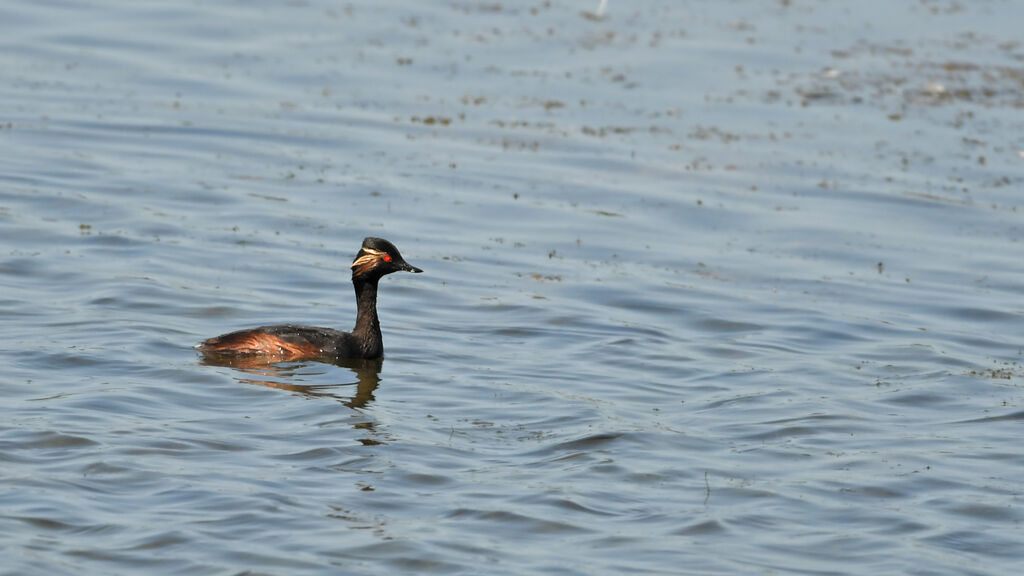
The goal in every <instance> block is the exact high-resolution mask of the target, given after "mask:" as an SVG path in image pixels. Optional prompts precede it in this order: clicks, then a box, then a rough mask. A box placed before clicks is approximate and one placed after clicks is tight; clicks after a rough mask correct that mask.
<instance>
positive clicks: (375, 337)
mask: <svg viewBox="0 0 1024 576" xmlns="http://www.w3.org/2000/svg"><path fill="white" fill-rule="evenodd" d="M378 280H379V278H372V277H371V278H353V279H352V285H353V286H355V289H356V327H355V328H353V329H352V335H353V336H355V337H356V338H357V339H358V340H359V345H360V347H361V348H362V349H363V352H371V351H374V350H378V351H379V350H381V349H382V348H383V338H381V334H380V320H378V319H377V281H378Z"/></svg>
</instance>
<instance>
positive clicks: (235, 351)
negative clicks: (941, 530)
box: [197, 238, 422, 363]
mask: <svg viewBox="0 0 1024 576" xmlns="http://www.w3.org/2000/svg"><path fill="white" fill-rule="evenodd" d="M400 271H406V272H422V270H420V269H419V268H416V267H415V266H412V265H410V264H409V263H408V262H406V261H405V259H403V258H402V255H401V254H400V253H399V252H398V248H395V245H394V244H392V243H391V242H388V241H387V240H384V239H383V238H366V239H365V240H363V246H362V248H360V249H359V252H358V253H357V254H356V258H355V260H353V261H352V285H353V286H354V287H355V289H356V308H357V311H356V326H355V328H353V329H352V331H351V332H342V331H340V330H333V329H331V328H320V327H317V326H300V325H296V324H281V325H276V326H260V327H259V328H251V329H248V330H239V331H237V332H231V333H228V334H224V335H221V336H217V337H216V338H210V339H209V340H206V341H204V342H203V343H201V344H200V345H199V346H197V348H198V349H199V351H200V352H202V353H203V355H204V356H207V357H208V358H221V359H231V358H240V357H247V358H256V357H258V358H260V359H263V360H265V361H266V362H268V363H269V362H286V361H295V360H313V359H317V360H324V359H329V360H334V359H340V358H380V357H381V356H382V355H383V354H384V342H383V339H382V338H381V334H380V321H379V320H378V319H377V282H379V281H380V279H381V278H382V277H383V276H385V275H387V274H391V273H392V272H400Z"/></svg>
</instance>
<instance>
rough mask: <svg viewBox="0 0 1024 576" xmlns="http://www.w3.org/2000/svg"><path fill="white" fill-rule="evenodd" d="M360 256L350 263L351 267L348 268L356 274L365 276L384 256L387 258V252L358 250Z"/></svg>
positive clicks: (371, 249) (367, 249)
mask: <svg viewBox="0 0 1024 576" xmlns="http://www.w3.org/2000/svg"><path fill="white" fill-rule="evenodd" d="M360 252H362V255H361V256H359V257H358V258H356V259H355V261H353V262H352V266H350V267H349V268H351V269H353V270H355V271H356V274H359V275H362V274H366V273H367V272H369V271H370V270H373V269H374V268H375V267H376V266H377V263H378V262H380V261H381V260H382V259H383V258H384V257H385V256H388V253H387V252H383V251H381V250H374V249H373V248H365V247H364V248H363V249H362V250H360Z"/></svg>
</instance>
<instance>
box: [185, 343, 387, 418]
mask: <svg viewBox="0 0 1024 576" xmlns="http://www.w3.org/2000/svg"><path fill="white" fill-rule="evenodd" d="M201 361H202V363H203V364H205V365H207V366H226V367H229V368H234V369H236V370H238V371H240V372H244V373H245V374H247V375H249V376H251V377H245V378H238V380H239V382H244V383H246V384H258V385H260V386H267V387H268V388H277V389H279V390H288V391H289V392H296V393H299V394H302V395H303V396H309V397H320V398H334V399H336V400H338V401H339V402H341V403H342V404H344V405H345V406H348V407H349V408H363V407H365V406H366V405H367V404H368V403H370V402H372V401H373V391H374V390H376V389H377V385H378V384H380V369H381V365H382V364H383V360H382V359H381V358H374V359H361V358H345V359H334V358H332V359H330V360H327V359H325V360H321V361H319V362H320V363H322V364H333V365H335V366H340V367H342V368H348V369H349V370H351V371H352V372H354V373H355V375H356V381H355V382H339V383H337V384H297V383H295V382H296V380H300V381H301V377H302V376H309V375H311V374H324V372H314V373H311V372H309V368H310V367H312V366H316V365H317V363H315V362H311V361H306V362H287V363H279V364H269V363H267V362H266V361H260V358H259V357H252V356H250V357H239V356H235V357H227V356H220V357H218V356H204V357H203V358H202V360H201ZM353 384H354V385H355V394H352V393H351V392H352V385H353Z"/></svg>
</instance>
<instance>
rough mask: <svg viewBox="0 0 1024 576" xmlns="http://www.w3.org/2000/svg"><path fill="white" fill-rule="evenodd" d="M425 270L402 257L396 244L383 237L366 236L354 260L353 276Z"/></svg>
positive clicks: (379, 275)
mask: <svg viewBox="0 0 1024 576" xmlns="http://www.w3.org/2000/svg"><path fill="white" fill-rule="evenodd" d="M403 270H404V271H406V272H423V270H420V269H419V268H417V267H415V266H413V265H411V264H409V263H408V262H406V261H405V259H404V258H402V254H401V253H400V252H399V251H398V248H395V245H394V244H392V243H391V242H388V241H387V240H385V239H383V238H366V239H365V240H363V247H362V248H360V249H359V253H357V254H356V259H355V260H353V261H352V278H358V277H370V276H376V277H377V278H379V277H381V276H383V275H385V274H391V273H392V272H401V271H403Z"/></svg>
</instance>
